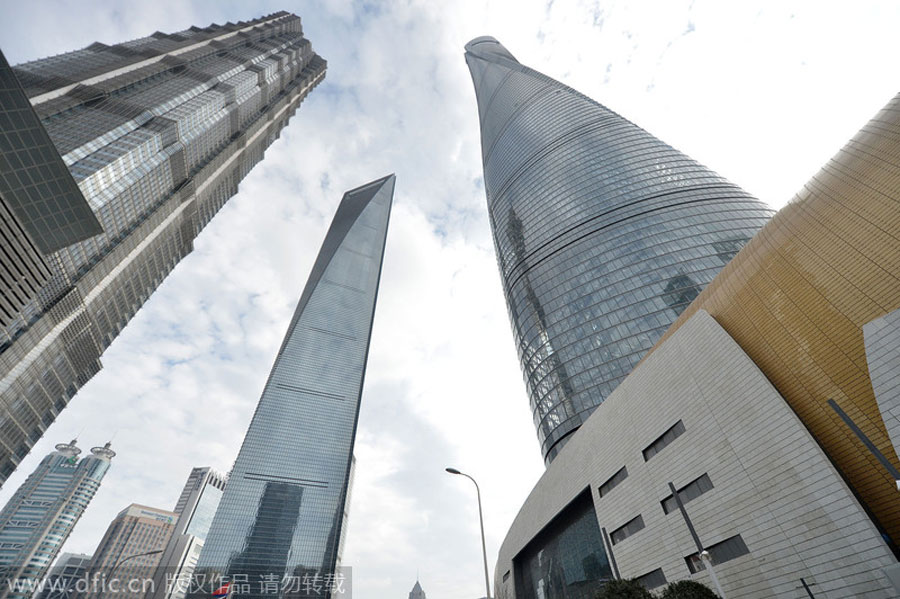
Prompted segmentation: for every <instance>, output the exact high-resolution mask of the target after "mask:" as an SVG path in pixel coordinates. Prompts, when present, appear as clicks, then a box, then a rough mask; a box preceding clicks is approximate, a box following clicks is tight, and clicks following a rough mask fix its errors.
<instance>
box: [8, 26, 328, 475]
mask: <svg viewBox="0 0 900 599" xmlns="http://www.w3.org/2000/svg"><path fill="white" fill-rule="evenodd" d="M0 67H5V63H3V64H0ZM325 67H326V65H325V61H324V60H322V58H320V57H319V56H318V55H316V54H315V52H313V50H312V47H311V45H310V42H309V41H308V40H307V39H306V38H304V37H303V30H302V27H301V24H300V18H299V17H297V16H295V15H292V14H289V13H284V12H281V13H276V14H273V15H269V16H266V17H262V18H259V19H255V20H253V21H247V22H244V21H242V22H239V23H227V24H225V25H211V26H209V27H205V28H200V27H191V28H190V29H186V30H184V31H179V32H177V33H171V34H167V33H161V32H156V33H153V34H152V35H150V36H148V37H144V38H140V39H136V40H133V41H130V42H125V43H122V44H116V45H113V46H107V45H105V44H101V43H95V44H91V45H90V46H88V47H87V48H84V49H82V50H77V51H75V52H70V53H68V54H62V55H59V56H54V57H51V58H45V59H42V60H37V61H34V62H29V63H25V64H20V65H18V66H16V67H13V68H12V69H9V68H0V94H2V98H3V100H4V102H3V104H2V107H0V128H2V130H3V133H4V135H3V136H0V142H2V144H3V145H2V149H3V153H2V157H3V158H2V160H0V175H2V177H3V182H2V185H0V193H2V194H3V197H2V199H3V200H4V201H3V204H10V205H11V208H16V207H19V206H20V204H23V202H27V201H29V199H33V198H30V196H29V194H30V193H32V194H33V195H34V196H35V198H36V199H37V200H41V199H42V198H44V199H45V198H48V197H51V198H53V199H54V201H52V202H48V201H37V200H35V201H32V202H31V204H29V205H28V206H25V207H24V209H22V210H19V212H18V213H17V212H15V210H13V215H12V216H10V215H8V214H5V212H4V211H0V212H2V214H0V222H2V223H3V227H0V228H2V231H0V238H2V239H15V240H17V243H18V245H19V246H21V247H20V248H19V249H20V251H18V252H17V254H18V255H20V256H22V258H21V260H25V258H27V259H28V263H29V264H30V265H31V267H30V269H29V272H32V271H33V274H30V275H29V276H28V277H25V278H24V279H23V282H22V283H21V284H18V286H14V285H13V284H12V283H5V282H4V285H3V288H4V289H6V288H15V289H16V290H17V292H20V293H19V294H18V295H17V296H16V298H15V301H10V302H3V306H2V308H3V309H4V313H3V314H2V315H0V316H2V318H0V483H2V482H3V481H5V480H6V478H7V477H8V476H9V474H10V473H11V472H12V471H13V469H14V468H15V467H16V465H17V464H18V463H19V460H20V459H21V458H22V457H23V456H24V455H25V454H26V453H28V450H29V449H30V448H31V446H32V445H33V444H34V442H35V441H36V440H37V439H39V438H40V437H41V435H42V434H43V431H44V430H45V429H46V427H47V426H48V425H49V424H50V423H52V422H53V420H54V419H55V418H56V415H57V414H58V413H59V411H60V410H62V409H63V408H65V406H66V404H67V403H68V401H69V400H70V399H71V398H72V396H73V395H74V394H75V393H76V391H77V390H78V389H79V388H80V387H81V386H82V385H84V384H85V383H86V382H87V381H88V380H89V379H90V378H91V377H92V376H93V375H94V374H96V373H97V371H98V370H99V369H100V366H101V365H100V359H99V358H100V354H101V353H102V352H103V350H104V349H105V348H106V347H107V346H108V345H109V344H110V343H111V342H112V340H113V339H114V338H115V337H116V335H118V333H119V332H120V331H121V330H122V328H123V327H124V326H125V325H126V324H127V323H128V321H129V320H130V319H131V318H132V317H133V316H134V314H135V313H136V312H137V311H138V309H139V308H140V307H141V305H142V304H143V303H144V301H146V300H147V298H148V296H149V295H150V294H151V293H152V292H153V290H154V289H156V287H157V286H158V285H159V284H160V283H161V282H162V280H163V278H165V277H166V275H167V274H168V273H169V272H170V271H171V270H172V269H173V268H174V267H175V265H176V264H177V263H178V261H179V260H180V259H181V258H183V257H184V256H185V255H186V254H188V253H189V252H190V251H191V249H192V245H193V239H194V237H196V235H197V234H198V233H199V231H200V230H201V229H202V228H203V227H204V226H205V225H206V223H208V222H209V221H210V219H212V217H213V215H215V214H216V212H217V211H218V210H219V209H220V208H221V207H222V205H223V204H224V203H225V202H226V201H227V200H228V199H229V198H230V197H231V196H233V195H234V194H235V193H236V192H237V186H238V183H239V182H240V181H241V179H242V178H243V177H244V176H245V175H246V174H247V173H248V172H249V171H250V169H251V168H252V167H253V165H255V164H256V163H257V162H259V161H260V160H261V159H262V157H263V153H264V152H265V150H266V148H267V147H268V146H269V145H270V144H271V143H272V142H273V141H274V140H275V139H277V138H278V135H279V133H280V131H281V129H282V128H283V127H284V126H285V125H286V124H287V122H288V119H289V118H290V117H291V116H292V115H293V114H294V111H295V110H296V109H297V107H298V106H299V105H300V102H301V101H302V100H303V98H304V97H306V95H307V94H308V93H309V91H310V90H311V89H312V88H313V87H314V86H316V85H317V84H318V83H319V82H320V81H321V80H322V79H323V77H324V76H325ZM10 73H14V76H10ZM16 85H20V88H21V89H20V90H18V91H17V90H16V89H15V86H16ZM21 90H24V94H25V96H27V98H28V100H29V101H30V104H31V106H29V105H28V102H25V103H24V106H23V105H22V102H18V103H15V104H13V103H10V102H7V100H8V99H10V98H12V99H14V98H16V97H18V96H17V94H18V93H20V92H21ZM32 107H33V109H32ZM38 119H39V123H38V125H37V130H36V128H35V127H34V126H33V122H32V120H33V121H35V122H36V121H37V120H38ZM41 124H42V125H43V129H44V130H46V133H48V134H49V140H50V141H52V144H53V147H51V148H49V149H50V150H53V151H48V152H46V157H45V156H39V155H37V154H35V152H34V151H33V148H38V149H48V148H46V146H48V145H49V144H45V143H43V141H44V140H43V137H41V136H40V135H37V133H41V132H42V131H41V130H40V125H41ZM8 132H12V133H11V134H10V135H6V133H8ZM44 137H46V134H45V135H44ZM20 146H21V147H20ZM22 147H25V149H26V150H27V151H26V152H20V154H21V155H22V156H26V157H28V156H30V157H33V158H34V157H36V158H34V159H33V160H32V162H33V163H34V167H33V168H31V167H29V165H30V164H31V162H29V163H28V164H25V163H23V162H22V161H21V160H20V159H19V157H18V156H17V155H15V152H16V151H18V150H21V149H22ZM54 154H55V156H54ZM54 157H55V159H56V161H59V160H60V158H61V162H60V163H59V168H61V169H62V171H63V173H64V174H65V176H60V174H59V172H57V171H58V170H59V169H57V170H56V171H54V168H55V167H56V166H57V165H56V163H55V162H54V160H53V159H54ZM7 158H9V160H10V161H11V162H9V163H8V162H7ZM47 165H49V166H47ZM63 165H64V166H63ZM66 167H67V168H68V171H69V172H70V173H71V176H69V173H65V169H66ZM10 177H13V178H10ZM73 178H74V182H72V179H73ZM67 182H72V186H71V187H74V186H75V184H77V187H78V188H77V189H75V190H74V194H73V193H69V191H70V190H68V189H67V188H66V184H67ZM79 189H80V192H81V194H83V197H82V198H81V201H82V202H83V201H84V200H86V205H85V206H84V207H81V206H76V205H77V204H78V199H79V198H78V197H75V196H77V195H78V192H79ZM7 192H10V193H7ZM20 198H21V202H20V201H18V200H19V199H20ZM14 200H15V201H14ZM88 207H89V208H88ZM0 208H3V206H2V205H0ZM76 208H78V209H77V210H76ZM81 208H85V209H84V210H81ZM85 211H87V216H84V215H83V213H84V212H85ZM91 212H93V214H91ZM13 216H14V217H15V219H13V218H12V217H13ZM55 217H58V218H55ZM76 217H78V218H79V219H80V220H77V221H76V220H75V219H76ZM88 217H89V218H88ZM94 218H96V221H99V226H102V231H101V232H99V234H98V230H99V227H96V228H93V227H94V226H95V225H97V222H96V221H93V222H92V219H94ZM19 221H24V222H21V223H19ZM35 223H37V225H40V226H33V225H35ZM67 223H76V224H78V225H79V226H78V227H77V228H76V229H77V230H72V231H69V230H66V229H62V230H60V229H61V225H64V224H67ZM18 224H21V226H18ZM14 225H15V226H14ZM70 228H73V227H70ZM28 236H30V237H31V239H30V241H31V243H30V244H29V243H28V241H29V240H28V239H27V237H28ZM85 236H86V237H85ZM45 237H47V238H49V240H50V241H51V242H53V243H47V242H44V241H45V239H44V238H45ZM73 239H74V241H73ZM78 239H81V240H78ZM61 240H62V241H61ZM42 242H43V243H42ZM38 254H40V255H38ZM2 270H3V269H0V272H2ZM7 312H8V313H7Z"/></svg>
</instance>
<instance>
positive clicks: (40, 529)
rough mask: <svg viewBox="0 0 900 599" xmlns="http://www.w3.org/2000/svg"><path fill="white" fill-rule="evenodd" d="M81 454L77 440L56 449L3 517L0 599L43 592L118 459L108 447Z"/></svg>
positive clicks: (0, 515) (24, 598)
mask: <svg viewBox="0 0 900 599" xmlns="http://www.w3.org/2000/svg"><path fill="white" fill-rule="evenodd" d="M80 453H81V449H79V448H78V447H77V446H76V445H75V441H74V440H73V441H71V442H70V443H60V444H59V445H57V446H56V451H54V452H52V453H50V454H48V455H47V456H46V457H45V458H44V459H43V460H41V463H40V464H39V465H38V467H37V468H35V470H34V472H32V473H31V475H30V476H29V477H28V478H27V479H26V480H25V482H24V483H23V484H22V486H21V487H19V489H18V490H17V491H16V492H15V494H13V496H12V499H10V500H9V503H7V504H6V506H5V507H4V508H3V511H2V512H0V571H2V583H3V585H2V587H0V598H2V599H7V598H10V599H30V598H31V596H32V594H33V593H34V592H35V591H36V590H38V588H37V587H36V586H34V585H35V584H37V583H38V582H39V581H40V580H41V579H42V578H43V577H44V576H45V575H46V574H47V571H48V570H49V568H50V564H51V563H52V562H53V560H54V559H55V558H56V556H57V555H58V554H59V550H60V548H62V545H63V544H64V543H65V542H66V539H67V538H68V537H69V534H70V533H71V532H72V529H73V528H74V527H75V525H76V524H77V523H78V520H79V518H81V515H82V514H83V513H84V510H85V509H86V508H87V506H88V504H89V503H90V501H91V499H93V497H94V494H95V493H96V492H97V489H99V488H100V483H101V482H102V481H103V477H104V476H105V475H106V472H107V470H109V466H110V460H112V458H113V457H114V456H115V455H116V454H115V452H114V451H112V450H111V449H110V448H109V443H107V444H106V445H105V446H103V447H95V448H93V449H92V450H91V455H89V456H87V457H85V458H82V459H79V458H78V456H79V454H80ZM10 583H11V584H10Z"/></svg>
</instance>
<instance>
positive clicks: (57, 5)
mask: <svg viewBox="0 0 900 599" xmlns="http://www.w3.org/2000/svg"><path fill="white" fill-rule="evenodd" d="M282 8H287V9H288V10H294V11H295V12H297V13H298V14H300V15H301V16H302V17H303V20H304V28H305V31H306V34H307V36H308V37H309V38H310V39H311V40H312V42H313V46H314V48H316V49H317V51H319V52H320V53H321V54H322V55H323V56H324V57H325V58H326V59H327V60H328V61H329V69H328V74H327V77H326V80H325V83H323V84H322V85H321V86H320V87H319V88H317V89H316V90H315V91H314V92H313V93H312V94H311V96H310V97H309V98H308V99H307V100H306V101H305V102H304V103H303V105H302V106H301V108H300V110H299V111H298V112H297V114H296V116H295V117H294V118H293V120H292V122H291V124H290V126H289V127H288V128H287V129H285V131H284V132H283V134H282V139H281V140H280V141H278V142H276V143H275V144H274V145H273V146H272V147H271V148H270V150H269V151H268V153H267V157H266V159H265V161H264V162H263V163H261V164H260V165H258V166H257V167H256V169H255V170H254V171H253V172H252V173H251V174H250V176H249V177H248V178H247V179H246V180H245V181H244V183H243V184H242V185H241V189H240V193H239V195H238V196H237V197H236V198H234V199H232V200H231V201H230V202H229V203H228V204H227V205H226V207H225V208H224V209H223V210H222V212H221V213H220V214H219V215H218V216H217V217H216V218H215V220H214V221H213V223H212V224H211V225H210V226H209V227H208V228H207V230H206V231H204V232H203V234H202V235H201V236H200V237H199V238H198V239H197V242H196V250H195V252H194V253H193V254H192V255H191V256H189V257H188V258H186V259H185V260H183V261H182V263H181V264H180V265H179V266H178V267H177V268H176V269H175V271H174V272H173V274H172V275H171V276H170V277H169V278H168V279H166V281H165V282H164V283H163V285H162V287H161V288H160V290H159V291H158V292H157V293H156V294H155V295H154V296H153V297H152V298H151V300H150V301H148V302H147V304H146V305H145V307H144V308H143V309H142V310H141V312H140V313H139V314H138V316H137V317H136V318H135V319H134V320H133V322H132V323H131V324H130V325H129V326H128V328H127V329H126V330H125V331H124V333H123V334H122V335H121V336H120V338H119V339H118V340H117V341H116V342H115V343H114V344H113V346H112V347H111V348H110V350H109V351H108V352H107V354H106V355H105V356H104V358H103V361H104V364H105V368H104V370H103V371H102V372H101V373H100V374H99V375H98V376H97V377H95V379H94V380H93V381H92V382H91V383H90V384H89V385H87V386H86V387H85V388H84V390H83V391H82V392H81V393H79V395H78V396H77V397H76V398H75V399H74V400H73V402H72V404H71V405H70V406H69V407H68V408H67V409H66V410H65V411H64V412H63V413H62V415H61V416H60V418H59V419H58V421H57V422H56V423H55V424H54V425H53V426H52V427H51V428H50V430H49V431H48V433H47V434H46V435H45V437H44V439H42V440H41V442H40V443H38V445H37V446H36V447H35V449H34V450H33V451H32V453H31V454H30V455H29V456H28V457H27V458H26V459H25V460H24V461H23V464H22V466H20V468H19V469H18V470H17V471H16V472H15V473H14V475H13V476H12V477H11V479H10V481H9V482H8V483H7V484H6V485H5V486H4V488H3V489H2V490H0V501H5V500H6V499H7V498H8V497H9V495H10V494H11V493H12V491H13V490H14V489H15V488H16V486H17V485H18V484H19V483H21V482H22V480H23V479H24V477H25V476H27V474H28V473H29V472H30V471H31V470H32V469H33V468H34V466H35V465H36V463H37V462H38V461H39V460H40V458H41V457H42V456H43V455H44V454H45V453H47V452H48V451H49V450H50V449H51V448H52V446H53V444H55V443H57V442H59V441H62V440H67V439H69V438H70V437H71V436H72V435H74V434H75V433H77V432H78V431H80V430H81V429H82V428H83V427H84V432H83V433H82V434H81V439H82V444H83V445H84V444H88V445H89V444H102V442H104V441H106V440H107V438H108V437H109V436H111V435H113V434H114V435H115V439H114V446H115V449H116V450H117V451H118V452H119V456H118V457H116V458H115V460H114V462H113V468H112V469H111V471H110V474H109V475H108V478H107V480H106V481H105V482H104V484H103V486H102V487H101V490H100V492H99V493H98V495H97V497H96V498H95V500H94V502H93V503H92V504H91V506H90V508H89V509H88V511H87V513H86V514H85V516H84V518H83V519H82V521H81V523H80V524H79V525H78V527H77V528H76V530H75V533H74V534H73V535H72V537H71V539H70V541H69V543H68V544H67V547H66V550H68V551H85V552H91V551H93V549H94V547H95V546H96V543H97V542H98V541H99V539H100V536H101V535H102V534H103V532H104V530H105V528H106V525H107V524H108V522H109V521H110V520H111V518H112V517H113V516H114V515H115V513H116V512H117V511H118V510H120V509H122V508H124V507H125V506H126V505H127V504H128V503H131V502H140V503H146V504H149V505H153V506H158V507H163V508H171V507H173V506H174V504H175V501H176V499H177V495H178V492H179V490H180V487H181V485H182V484H183V483H184V480H185V478H186V476H187V474H188V472H189V470H190V468H191V467H192V466H198V465H211V466H214V467H216V468H219V469H222V470H227V469H228V468H229V467H230V465H231V463H232V461H233V459H234V457H235V455H236V453H237V449H238V446H239V444H240V441H241V439H242V437H243V434H244V432H245V430H246V427H247V424H248V423H249V419H250V416H251V413H252V411H253V408H254V406H255V403H256V401H257V399H258V397H259V393H260V391H261V390H262V386H263V383H264V381H265V378H266V376H267V374H268V370H269V368H270V367H271V364H272V361H273V359H274V355H275V352H276V350H277V348H278V345H279V343H280V341H281V338H282V335H283V333H284V330H285V327H286V325H287V322H288V320H289V318H290V315H291V312H292V310H293V307H294V304H295V302H296V300H297V297H298V295H299V293H300V290H301V288H302V286H303V284H304V282H305V279H306V276H307V274H308V272H309V269H310V267H311V265H312V261H313V259H314V258H315V254H316V252H317V251H318V247H319V244H320V243H321V240H322V238H323V237H324V234H325V230H326V228H327V226H328V224H329V222H330V219H331V216H332V215H333V213H334V209H335V208H336V206H337V203H338V201H339V200H340V196H341V194H342V192H343V191H344V190H346V189H349V188H351V187H355V186H357V185H359V184H361V183H364V182H366V181H369V180H372V179H375V178H377V177H380V176H382V175H384V174H387V173H389V172H396V173H397V176H398V180H397V189H396V197H395V209H394V213H393V216H392V221H391V229H390V234H389V239H388V247H387V252H386V258H385V264H384V274H383V280H382V285H381V289H380V298H379V305H378V310H377V314H376V323H375V331H374V335H373V340H372V348H371V353H370V363H369V368H368V374H367V379H366V390H365V393H364V397H363V408H362V412H361V417H360V429H359V438H358V443H357V456H358V460H359V461H358V464H357V475H356V486H355V489H354V499H353V505H352V510H351V522H350V534H349V537H348V547H347V549H346V552H345V563H346V564H347V565H350V566H352V567H353V568H354V587H355V589H356V591H357V593H358V594H359V596H365V597H372V598H374V599H382V598H383V599H387V598H388V597H397V596H400V597H402V596H404V593H407V592H408V591H409V589H410V588H411V586H412V584H413V582H414V577H415V573H416V571H417V570H418V571H419V572H420V575H421V580H422V584H423V586H424V588H425V590H426V591H427V593H428V595H429V597H431V599H455V598H459V599H463V598H471V597H479V596H481V595H482V593H483V588H482V582H481V581H482V577H483V574H482V570H481V568H482V566H481V556H480V545H479V540H478V525H477V513H476V506H475V498H474V492H473V491H474V490H473V489H472V488H471V484H470V483H469V482H468V481H467V480H464V479H462V478H460V477H454V476H451V475H448V474H445V473H444V472H443V468H444V467H445V466H448V465H452V466H456V467H458V468H460V469H461V470H465V471H467V472H469V473H470V474H472V475H473V476H475V477H476V478H477V479H478V480H479V481H480V483H481V485H482V491H483V493H484V497H483V499H484V502H485V505H484V507H485V527H486V532H487V537H488V551H489V554H490V556H491V559H493V556H495V555H496V552H497V549H498V547H499V545H500V543H501V542H502V540H503V537H504V535H505V532H506V530H507V528H508V527H509V524H510V523H511V521H512V519H513V518H514V516H515V514H516V512H517V510H518V507H519V506H520V505H521V503H522V501H523V500H524V498H525V496H526V495H527V493H528V491H529V490H530V488H531V486H532V485H533V483H534V482H535V481H536V479H537V477H538V476H539V475H540V472H541V471H542V469H543V467H542V464H541V460H540V453H539V450H538V446H537V441H536V438H535V433H534V430H533V426H532V423H531V418H530V414H529V410H528V405H527V399H526V397H525V393H524V385H523V384H522V381H521V374H520V372H519V369H518V364H517V362H516V355H515V349H514V346H513V342H512V336H511V334H510V327H509V323H508V319H507V314H506V308H505V305H504V302H503V298H502V294H501V290H500V281H499V277H498V276H497V268H496V264H495V258H494V254H493V248H492V245H491V239H490V231H489V226H488V223H487V219H486V213H485V209H484V196H483V191H482V187H481V185H480V178H481V163H480V160H481V151H480V141H479V131H478V122H477V114H476V111H475V97H474V92H473V90H472V84H471V81H470V79H469V74H468V71H467V69H466V66H465V62H464V60H463V45H464V44H465V43H466V42H467V41H468V40H469V39H471V38H472V37H475V36H477V35H484V34H489V35H493V36H495V37H497V38H498V39H500V40H501V41H502V42H503V43H504V44H505V45H506V46H507V47H508V48H509V49H510V51H511V52H512V53H513V54H514V55H515V56H517V57H518V58H519V60H521V61H522V62H523V63H525V64H528V65H530V66H533V67H534V68H536V69H538V70H541V71H543V72H545V73H547V74H548V75H551V76H554V77H557V78H559V79H561V80H563V81H564V82H565V83H567V84H569V85H572V86H573V87H575V88H576V89H579V90H580V91H583V92H584V93H586V94H588V95H590V96H591V97H594V98H596V99H598V100H599V101H601V102H604V103H605V104H607V105H608V106H610V107H611V108H613V109H614V110H617V111H618V112H620V113H622V114H623V115H624V116H626V117H628V118H630V119H631V120H633V121H635V122H636V123H637V124H639V125H641V126H642V127H644V128H645V129H647V130H649V131H650V132H652V133H654V134H655V135H657V136H659V137H660V138H662V139H663V140H665V141H667V142H669V143H671V144H672V145H674V146H675V147H678V148H679V149H681V150H682V151H685V152H686V153H688V154H690V155H692V156H694V157H695V158H697V159H698V160H700V161H701V162H703V163H706V164H707V165H709V166H710V167H712V168H714V169H716V170H718V171H719V172H721V173H722V174H723V175H725V176H727V177H729V178H731V179H733V180H735V181H736V182H737V183H739V184H741V185H743V186H744V187H745V188H747V189H748V190H749V191H751V192H755V193H757V194H759V195H760V196H761V197H762V198H763V199H765V200H767V201H769V202H771V203H773V204H775V205H780V204H782V203H784V201H786V200H787V199H788V197H789V196H790V194H791V193H792V192H793V191H794V190H796V189H797V188H798V187H799V186H800V185H801V184H802V183H803V182H804V181H805V180H806V179H807V178H808V177H809V176H810V175H811V174H812V173H813V172H814V170H815V169H816V168H818V166H820V165H821V164H822V163H823V162H824V161H825V160H826V159H827V158H828V157H829V156H830V155H831V154H832V153H833V152H834V151H836V150H837V148H838V147H839V146H840V145H841V144H842V143H843V142H844V141H845V140H846V139H847V138H849V136H850V135H851V134H852V133H853V132H855V131H856V130H857V129H858V128H859V127H860V126H861V125H862V124H863V123H864V122H865V121H866V120H867V119H868V118H869V117H870V116H872V115H873V114H874V112H875V111H876V110H877V109H878V108H879V107H880V106H881V105H883V104H884V103H886V102H887V100H888V99H889V98H890V96H891V95H893V93H894V92H895V91H896V90H895V89H894V83H893V82H892V81H891V79H890V77H889V74H890V73H892V72H893V68H894V67H893V63H892V59H893V56H894V54H895V49H894V48H893V40H894V39H895V31H896V27H897V24H898V7H897V6H894V5H891V4H890V3H877V2H856V3H854V5H853V7H852V9H851V8H850V7H848V6H845V5H834V6H830V5H828V4H822V3H817V2H788V3H781V4H778V5H773V4H770V3H761V2H760V3H757V2H754V3H742V4H740V5H737V4H735V3H728V5H727V6H726V5H724V4H722V3H720V2H715V1H711V0H696V1H694V2H687V1H686V0H685V1H682V2H670V1H661V2H656V3H633V2H599V1H587V0H585V1H577V2H576V1H572V2H562V1H557V2H553V3H551V4H549V5H545V4H543V3H526V2H513V1H512V0H506V1H498V2H490V3H487V4H485V3H480V2H475V1H474V0H471V1H470V0H461V1H458V2H441V3H438V2H426V1H424V0H418V1H417V0H410V1H406V0H404V1H401V0H397V1H385V2H380V3H360V2H351V1H349V0H347V1H342V2H334V1H333V0H327V1H323V2H304V3H299V4H298V5H296V6H294V5H282V4H281V3H278V2H275V1H264V2H258V3H257V4H256V6H251V5H250V4H249V3H237V2H232V3H229V2H212V1H203V2H200V1H198V2H193V3H188V2H175V1H168V2H153V3H147V2H140V1H134V2H127V3H124V2H123V3H110V2H103V1H102V0H95V1H94V2H93V3H91V2H86V3H85V2H82V3H77V5H76V4H71V3H66V2H62V1H47V2H41V3H11V2H10V3H7V4H6V5H5V6H4V20H3V23H2V24H0V45H2V47H3V49H4V51H5V52H6V55H7V58H8V59H9V60H10V61H11V62H13V63H15V62H20V61H22V60H28V59H34V58H38V57H41V56H45V55H48V54H54V53H58V52H62V51H66V50H72V49H75V48H78V47H82V46H85V45H87V44H89V43H91V42H93V41H95V40H100V41H103V42H106V43H115V42H117V41H122V40H125V39H130V38H134V37H139V36H142V35H147V34H149V33H151V32H153V31H155V30H162V31H174V30H177V29H180V28H183V27H186V26H189V25H192V24H200V25H204V24H206V23H209V22H212V21H215V22H220V23H221V22H225V21H228V20H232V21H234V20H239V19H246V18H251V17H253V16H258V15H260V14H265V13H270V12H274V11H276V10H281V9H282ZM691 27H693V30H692V31H689V30H690V29H691ZM688 31H689V32H688Z"/></svg>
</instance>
